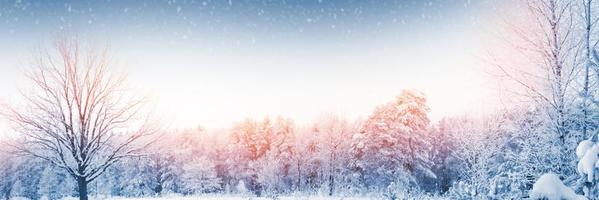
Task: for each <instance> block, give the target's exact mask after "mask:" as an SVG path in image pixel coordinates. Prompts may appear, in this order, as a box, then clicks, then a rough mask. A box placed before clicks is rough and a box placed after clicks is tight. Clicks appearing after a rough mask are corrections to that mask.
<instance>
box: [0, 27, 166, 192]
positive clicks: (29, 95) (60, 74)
mask: <svg viewBox="0 0 599 200" xmlns="http://www.w3.org/2000/svg"><path fill="white" fill-rule="evenodd" d="M54 47H55V48H54V49H53V50H54V51H47V50H46V51H40V52H41V53H40V54H39V55H37V56H34V58H35V61H34V62H33V67H32V69H31V70H30V71H28V73H27V74H26V75H27V78H28V79H29V80H30V81H31V83H32V86H33V87H32V91H28V92H23V97H24V100H25V101H24V102H25V105H24V106H23V107H17V106H7V108H6V109H5V110H4V111H3V112H2V113H3V115H4V116H6V117H7V119H8V120H9V121H10V122H11V124H12V125H13V127H14V129H15V131H17V132H18V133H20V134H21V135H22V136H23V137H22V138H20V142H19V144H15V145H14V147H15V149H16V150H17V152H18V153H22V154H24V155H29V156H34V157H37V158H40V159H43V160H46V161H48V162H50V163H52V164H54V165H56V166H58V167H59V168H61V169H64V170H66V171H67V172H68V174H70V175H71V176H72V177H73V178H74V179H75V180H76V181H77V183H78V192H79V199H81V200H86V199H87V198H88V197H87V195H88V192H87V185H88V183H90V182H92V181H94V180H95V179H96V178H98V177H99V176H100V175H101V174H102V173H104V172H105V171H106V169H107V168H108V167H110V166H111V165H112V164H114V163H116V162H118V161H120V160H122V159H123V158H126V157H130V156H135V155H138V154H139V153H140V152H141V150H142V149H144V148H145V147H146V146H147V145H149V144H151V143H152V140H151V139H150V138H151V137H147V136H150V135H153V134H154V133H155V129H154V128H153V126H148V124H149V123H147V122H148V119H149V118H148V117H147V116H142V115H141V114H142V112H143V111H145V110H144V106H143V105H144V104H145V101H144V100H143V99H142V98H134V97H133V96H132V95H130V93H128V92H127V91H126V88H125V87H124V81H125V76H116V75H115V74H114V73H111V72H110V71H109V70H108V67H109V62H108V61H109V59H108V57H107V50H106V49H101V50H99V51H98V49H94V48H86V50H85V51H82V50H81V49H82V47H83V46H82V45H80V44H79V42H78V40H77V39H76V38H74V37H66V36H65V37H62V38H60V39H58V40H57V42H56V43H55V46H54Z"/></svg>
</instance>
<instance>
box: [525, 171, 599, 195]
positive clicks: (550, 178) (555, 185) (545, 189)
mask: <svg viewBox="0 0 599 200" xmlns="http://www.w3.org/2000/svg"><path fill="white" fill-rule="evenodd" d="M530 198H531V199H547V200H562V199H563V200H586V199H587V198H586V197H584V196H582V195H577V194H576V193H574V190H572V189H571V188H569V187H566V186H565V185H564V184H563V183H562V181H561V180H560V179H559V177H557V176H556V175H555V174H551V173H549V174H543V175H542V176H541V177H540V178H539V180H537V182H535V184H534V185H533V186H532V190H531V191H530Z"/></svg>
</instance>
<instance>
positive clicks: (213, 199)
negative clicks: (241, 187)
mask: <svg viewBox="0 0 599 200" xmlns="http://www.w3.org/2000/svg"><path fill="white" fill-rule="evenodd" d="M77 199H78V198H75V197H72V198H66V199H64V200H77ZM90 199H92V200H175V199H176V200H271V199H279V200H374V199H380V198H377V197H329V196H281V197H277V198H273V197H248V196H232V195H207V196H178V195H173V196H163V197H143V198H125V197H90Z"/></svg>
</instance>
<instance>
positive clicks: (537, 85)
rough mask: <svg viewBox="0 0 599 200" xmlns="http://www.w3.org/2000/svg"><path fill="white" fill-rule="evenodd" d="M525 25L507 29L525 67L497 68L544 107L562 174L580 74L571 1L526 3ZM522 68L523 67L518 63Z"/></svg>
mask: <svg viewBox="0 0 599 200" xmlns="http://www.w3.org/2000/svg"><path fill="white" fill-rule="evenodd" d="M524 3H525V4H526V6H525V8H526V11H527V15H526V18H527V19H528V21H527V22H526V24H525V25H524V26H518V25H513V24H511V25H510V29H511V30H510V31H512V32H513V33H514V35H515V36H516V38H515V39H513V40H511V41H510V43H511V44H512V47H514V49H516V50H517V51H519V53H521V54H522V55H523V56H524V57H525V58H526V62H524V63H526V65H527V66H522V65H511V66H510V65H509V64H497V63H495V65H496V66H498V68H499V69H500V71H501V73H502V75H504V76H506V77H508V78H509V79H511V80H513V81H514V82H516V83H517V84H519V85H520V86H522V88H523V89H524V91H525V93H524V95H526V96H527V97H530V98H531V99H533V100H534V101H536V102H537V103H540V104H543V105H547V106H546V107H547V108H548V109H547V112H546V114H547V115H548V117H549V119H550V121H551V123H552V128H553V131H554V132H555V133H556V136H557V138H559V139H558V141H559V143H558V144H557V145H559V147H560V148H562V149H563V150H562V151H561V152H562V153H563V154H564V155H563V156H561V157H562V158H563V159H562V161H561V162H559V163H557V166H556V168H557V169H556V170H557V171H560V172H561V171H562V170H563V169H564V168H567V167H566V166H568V165H569V163H568V161H567V160H565V159H567V158H569V156H568V155H570V153H567V151H566V150H571V149H567V148H568V146H567V145H566V142H567V140H568V137H569V133H570V127H569V124H568V121H569V119H568V117H569V115H570V113H569V108H570V106H571V104H572V102H573V100H574V99H573V98H570V97H572V96H575V95H571V94H572V93H573V92H576V91H575V90H574V89H575V88H574V85H573V82H574V81H575V79H576V78H577V75H578V73H579V71H580V70H579V67H578V63H579V62H580V60H579V59H578V56H579V55H580V51H581V49H582V48H580V47H581V45H580V42H581V40H580V39H579V37H577V35H576V33H575V32H574V31H575V30H576V29H575V26H576V25H577V24H576V22H575V21H574V20H575V19H574V16H573V15H574V12H573V1H572V0H527V1H525V2H524ZM520 64H522V63H520Z"/></svg>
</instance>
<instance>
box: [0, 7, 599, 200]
mask: <svg viewBox="0 0 599 200" xmlns="http://www.w3.org/2000/svg"><path fill="white" fill-rule="evenodd" d="M521 5H522V6H523V7H521V8H520V9H522V10H523V12H521V13H518V14H519V15H518V16H517V19H512V18H510V20H505V22H504V27H505V28H504V29H502V32H501V35H500V36H498V37H500V39H501V41H502V44H503V45H504V46H503V48H504V49H506V52H507V53H503V54H501V53H493V52H494V51H492V53H491V54H490V56H489V57H488V58H485V59H484V60H485V63H486V64H487V65H489V66H490V68H492V69H493V71H492V78H494V79H501V80H502V84H501V85H500V86H501V87H503V88H508V90H509V93H510V95H511V98H513V99H517V100H518V103H515V104H510V105H506V106H502V107H501V108H500V109H497V110H496V111H495V112H493V113H484V114H479V115H473V114H469V113H463V114H461V115H455V116H445V117H442V118H441V119H438V120H433V119H432V118H431V116H430V112H431V108H430V107H429V99H428V97H427V94H425V93H424V92H422V91H420V90H418V89H404V90H403V91H398V92H397V96H396V97H395V98H392V99H388V100H387V101H386V102H379V104H378V105H372V109H371V112H370V113H363V116H364V117H361V118H357V119H351V118H347V117H344V116H343V115H340V114H336V113H327V114H324V115H322V116H321V117H319V118H316V119H314V120H313V121H312V122H310V123H300V122H297V121H295V120H294V118H293V117H294V116H265V117H264V118H247V119H245V120H242V121H238V122H235V123H233V124H232V125H231V126H228V127H222V128H220V129H206V128H204V127H202V126H198V127H197V128H184V129H168V128H165V124H164V123H162V121H161V119H160V117H161V113H156V112H153V110H152V108H151V106H149V101H150V100H148V99H147V98H145V97H144V96H139V95H138V94H137V93H135V92H133V91H132V90H130V88H129V87H128V85H127V83H128V82H127V80H128V79H127V78H128V77H127V76H126V74H121V73H119V72H118V68H114V67H113V66H112V63H111V59H110V58H111V56H110V55H111V52H112V49H110V48H107V47H97V46H94V45H88V44H87V43H86V42H85V41H86V38H84V37H78V36H77V35H76V34H68V33H67V34H59V35H60V36H58V37H57V38H56V39H55V40H54V41H53V43H52V45H50V46H48V47H46V48H41V49H40V50H39V51H35V53H33V57H32V59H31V60H27V61H30V63H31V65H28V66H27V67H25V70H24V73H22V76H23V77H24V78H25V79H26V80H27V81H26V82H25V85H24V87H25V88H24V90H23V91H22V92H21V93H20V94H19V95H20V97H19V98H20V100H19V101H17V102H6V103H5V102H2V104H0V116H1V117H2V119H3V121H5V122H6V124H8V125H9V127H10V129H8V131H7V133H5V134H4V135H5V136H3V137H2V138H1V139H0V143H2V145H1V147H0V198H2V199H47V200H54V199H65V198H66V199H69V198H72V199H81V200H87V199H110V198H127V199H138V198H157V199H159V198H174V199H179V198H190V197H191V198H194V197H197V198H201V197H213V198H216V199H220V198H228V197H239V198H245V199H285V198H289V197H298V198H302V197H303V198H306V199H310V197H313V198H316V197H319V198H331V199H333V198H337V199H344V198H364V199H390V200H395V199H547V200H561V199H565V200H578V199H589V200H593V199H595V200H596V199H599V185H598V184H597V183H599V173H598V172H599V51H598V45H599V32H598V31H599V29H598V25H597V22H598V21H599V2H596V1H594V0H526V1H523V2H521ZM179 9H180V8H179ZM0 16H1V14H0ZM117 56H118V55H117ZM439 84H442V83H439ZM2 95H3V96H4V95H6V96H10V95H12V94H2ZM446 98H453V97H451V96H448V97H446ZM235 102H236V103H239V104H243V103H244V99H236V100H235ZM204 106H206V107H209V106H210V105H204Z"/></svg>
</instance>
